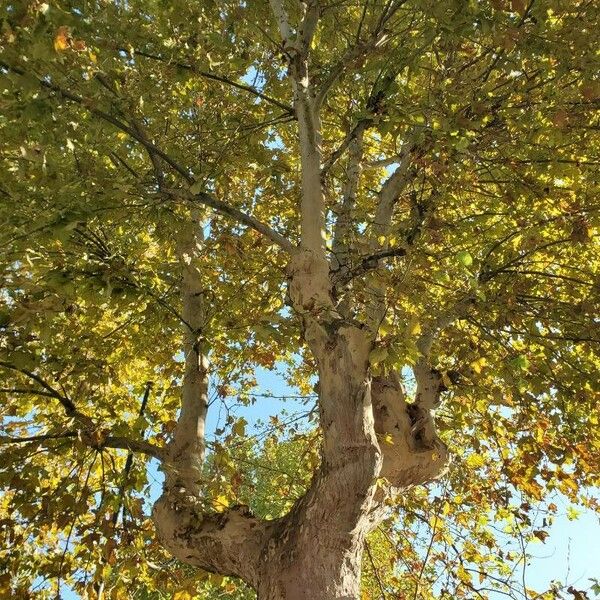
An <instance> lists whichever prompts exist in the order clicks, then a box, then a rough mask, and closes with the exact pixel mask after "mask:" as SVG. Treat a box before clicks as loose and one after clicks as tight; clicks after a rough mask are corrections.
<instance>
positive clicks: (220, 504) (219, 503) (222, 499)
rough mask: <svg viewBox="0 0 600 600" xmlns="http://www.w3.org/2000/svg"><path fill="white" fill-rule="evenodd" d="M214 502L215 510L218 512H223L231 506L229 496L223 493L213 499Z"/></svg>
mask: <svg viewBox="0 0 600 600" xmlns="http://www.w3.org/2000/svg"><path fill="white" fill-rule="evenodd" d="M212 504H213V507H214V509H215V510H217V511H218V512H223V511H224V510H225V509H226V508H227V507H228V506H229V500H228V498H227V496H224V495H222V494H221V495H220V496H217V497H216V498H215V499H214V500H213V503H212Z"/></svg>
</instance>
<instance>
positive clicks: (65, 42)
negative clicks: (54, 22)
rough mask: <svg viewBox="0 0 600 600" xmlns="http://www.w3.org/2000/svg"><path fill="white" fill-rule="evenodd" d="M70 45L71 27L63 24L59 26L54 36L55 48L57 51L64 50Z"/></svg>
mask: <svg viewBox="0 0 600 600" xmlns="http://www.w3.org/2000/svg"><path fill="white" fill-rule="evenodd" d="M68 47H69V28H68V27H66V26H64V25H62V26H61V27H59V28H58V31H57V32H56V37H55V38H54V49H55V50H56V51H57V52H61V51H62V50H66V49H67V48H68Z"/></svg>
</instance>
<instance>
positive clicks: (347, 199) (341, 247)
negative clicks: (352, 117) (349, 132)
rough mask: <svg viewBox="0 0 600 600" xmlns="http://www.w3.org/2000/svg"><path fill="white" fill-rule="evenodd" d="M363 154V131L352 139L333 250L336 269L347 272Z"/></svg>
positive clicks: (334, 268)
mask: <svg viewBox="0 0 600 600" xmlns="http://www.w3.org/2000/svg"><path fill="white" fill-rule="evenodd" d="M362 156H363V132H362V131H361V132H359V133H358V134H357V136H356V137H355V138H354V139H353V140H352V142H351V145H350V152H349V156H348V165H347V167H346V181H345V183H344V187H343V190H342V201H341V205H340V208H339V211H338V213H337V219H336V221H335V228H334V232H333V243H332V247H331V250H332V252H333V256H334V263H333V265H332V268H333V270H334V271H342V272H345V271H346V268H347V264H348V259H349V246H348V243H349V239H348V237H349V235H350V231H351V229H352V210H353V209H354V205H355V203H356V193H357V190H358V183H359V180H360V173H361V161H362Z"/></svg>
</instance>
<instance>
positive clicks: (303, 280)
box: [287, 249, 333, 314]
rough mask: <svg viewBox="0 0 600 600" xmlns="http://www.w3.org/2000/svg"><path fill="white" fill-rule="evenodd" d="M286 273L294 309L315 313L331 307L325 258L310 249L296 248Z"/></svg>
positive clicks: (327, 266) (329, 283)
mask: <svg viewBox="0 0 600 600" xmlns="http://www.w3.org/2000/svg"><path fill="white" fill-rule="evenodd" d="M287 273H288V277H289V295H290V299H291V301H292V304H293V306H294V308H296V310H298V311H299V312H308V313H311V314H317V313H319V312H321V311H323V310H330V309H332V308H333V301H332V298H331V282H330V280H329V263H328V262H327V259H325V258H324V257H321V256H319V255H318V254H317V253H316V252H313V251H312V250H307V249H301V250H298V251H297V252H296V253H295V254H294V255H293V256H292V258H291V260H290V262H289V264H288V266H287Z"/></svg>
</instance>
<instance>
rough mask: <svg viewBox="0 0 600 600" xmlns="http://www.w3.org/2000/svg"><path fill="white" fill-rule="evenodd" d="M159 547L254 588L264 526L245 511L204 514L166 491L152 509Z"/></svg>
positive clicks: (235, 508)
mask: <svg viewBox="0 0 600 600" xmlns="http://www.w3.org/2000/svg"><path fill="white" fill-rule="evenodd" d="M152 519H153V521H154V524H155V526H156V533H157V537H158V539H159V541H160V543H161V544H162V545H163V546H164V547H165V548H166V549H167V550H168V551H169V552H171V554H173V556H175V557H176V558H177V559H179V560H181V561H182V562H184V563H187V564H190V565H193V566H196V567H200V568H202V569H204V570H205V571H209V572H212V573H220V574H223V575H231V576H234V577H240V578H241V579H243V580H244V581H245V582H246V583H248V584H249V585H252V586H254V587H256V585H257V584H258V570H259V564H258V563H259V560H258V558H259V556H260V551H261V548H262V546H263V544H264V542H265V539H266V533H265V523H264V522H263V521H261V520H259V519H258V518H256V517H254V516H253V515H252V513H251V512H250V510H249V509H248V507H246V506H233V507H231V508H230V509H228V510H227V511H225V512H220V513H208V512H204V511H203V510H202V506H201V505H200V503H199V502H193V501H190V498H189V497H186V496H182V495H179V494H177V493H176V492H169V491H166V492H165V493H163V495H162V496H161V497H160V498H159V499H158V500H157V501H156V503H155V504H154V507H153V509H152Z"/></svg>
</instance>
